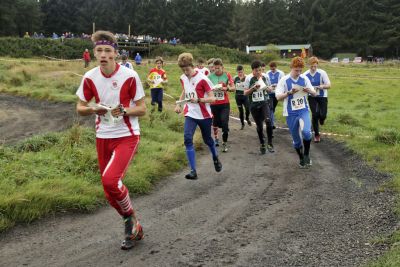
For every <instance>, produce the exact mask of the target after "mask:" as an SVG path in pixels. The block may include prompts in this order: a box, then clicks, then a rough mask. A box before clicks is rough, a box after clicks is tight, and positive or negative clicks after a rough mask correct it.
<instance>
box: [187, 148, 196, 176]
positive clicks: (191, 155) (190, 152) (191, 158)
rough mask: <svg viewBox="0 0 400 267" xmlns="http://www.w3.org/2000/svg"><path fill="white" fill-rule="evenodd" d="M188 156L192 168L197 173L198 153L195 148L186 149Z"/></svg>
mask: <svg viewBox="0 0 400 267" xmlns="http://www.w3.org/2000/svg"><path fill="white" fill-rule="evenodd" d="M186 156H187V158H188V160H189V165H190V168H191V169H192V170H193V171H195V170H196V151H195V150H194V147H193V146H190V147H187V148H186Z"/></svg>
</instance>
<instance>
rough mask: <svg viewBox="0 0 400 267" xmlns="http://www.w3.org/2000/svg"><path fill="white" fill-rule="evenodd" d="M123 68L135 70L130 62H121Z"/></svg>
mask: <svg viewBox="0 0 400 267" xmlns="http://www.w3.org/2000/svg"><path fill="white" fill-rule="evenodd" d="M119 64H120V65H121V66H124V67H127V68H128V69H131V70H133V65H132V63H130V62H128V61H127V62H125V63H123V62H121V63H119Z"/></svg>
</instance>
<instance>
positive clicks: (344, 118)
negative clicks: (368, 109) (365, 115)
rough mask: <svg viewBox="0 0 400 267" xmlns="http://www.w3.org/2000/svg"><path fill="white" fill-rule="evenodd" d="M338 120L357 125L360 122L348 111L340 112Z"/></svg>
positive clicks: (342, 122)
mask: <svg viewBox="0 0 400 267" xmlns="http://www.w3.org/2000/svg"><path fill="white" fill-rule="evenodd" d="M337 120H338V122H340V123H341V124H345V125H351V126H357V125H360V122H359V121H358V120H357V119H356V118H354V117H353V116H352V115H350V114H348V113H343V114H339V116H338V118H337Z"/></svg>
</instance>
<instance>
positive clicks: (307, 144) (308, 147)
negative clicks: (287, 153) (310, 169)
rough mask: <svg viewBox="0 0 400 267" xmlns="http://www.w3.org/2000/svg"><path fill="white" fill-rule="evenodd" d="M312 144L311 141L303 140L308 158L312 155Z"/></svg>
mask: <svg viewBox="0 0 400 267" xmlns="http://www.w3.org/2000/svg"><path fill="white" fill-rule="evenodd" d="M310 144H311V140H304V139H303V145H304V155H306V156H308V155H309V154H310Z"/></svg>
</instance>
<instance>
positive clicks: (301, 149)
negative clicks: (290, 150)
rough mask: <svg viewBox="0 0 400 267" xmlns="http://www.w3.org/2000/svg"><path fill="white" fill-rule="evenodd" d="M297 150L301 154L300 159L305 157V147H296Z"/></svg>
mask: <svg viewBox="0 0 400 267" xmlns="http://www.w3.org/2000/svg"><path fill="white" fill-rule="evenodd" d="M296 152H297V155H299V158H300V159H303V158H304V154H303V147H300V148H296Z"/></svg>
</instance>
